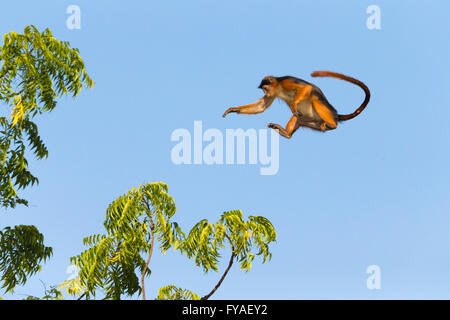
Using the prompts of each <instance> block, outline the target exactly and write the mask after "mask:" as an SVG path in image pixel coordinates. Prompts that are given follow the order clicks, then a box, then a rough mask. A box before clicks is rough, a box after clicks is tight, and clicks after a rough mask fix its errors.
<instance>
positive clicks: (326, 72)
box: [311, 71, 370, 121]
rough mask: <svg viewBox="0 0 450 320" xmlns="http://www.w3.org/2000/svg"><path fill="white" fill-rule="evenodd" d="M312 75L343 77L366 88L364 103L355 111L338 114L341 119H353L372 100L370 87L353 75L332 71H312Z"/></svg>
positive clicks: (342, 78)
mask: <svg viewBox="0 0 450 320" xmlns="http://www.w3.org/2000/svg"><path fill="white" fill-rule="evenodd" d="M311 76H312V77H332V78H337V79H341V80H345V81H348V82H351V83H353V84H356V85H357V86H359V87H360V88H361V89H363V90H364V93H365V94H366V97H365V98H364V101H363V103H362V104H361V105H360V106H359V108H358V109H356V110H355V111H354V112H353V113H351V114H345V115H342V114H339V115H338V117H339V118H338V119H339V121H345V120H350V119H353V118H354V117H356V116H357V115H359V114H360V113H361V111H363V110H364V108H365V107H366V106H367V104H368V103H369V100H370V90H369V88H368V87H367V86H366V85H365V84H364V83H362V82H361V81H359V80H357V79H354V78H352V77H349V76H346V75H343V74H340V73H337V72H332V71H314V72H313V73H311Z"/></svg>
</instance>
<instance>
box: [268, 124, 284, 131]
mask: <svg viewBox="0 0 450 320" xmlns="http://www.w3.org/2000/svg"><path fill="white" fill-rule="evenodd" d="M267 127H269V128H271V129H278V130H281V129H283V128H281V126H280V125H279V124H276V123H269V124H268V125H267Z"/></svg>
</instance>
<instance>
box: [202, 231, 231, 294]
mask: <svg viewBox="0 0 450 320" xmlns="http://www.w3.org/2000/svg"><path fill="white" fill-rule="evenodd" d="M225 236H226V237H227V239H228V241H229V242H230V245H231V251H232V253H231V257H230V262H228V267H227V269H226V270H225V272H224V273H223V275H222V277H221V278H220V280H219V282H218V283H217V284H216V286H215V287H214V288H213V289H212V290H211V292H210V293H208V294H207V295H206V296H203V297H202V298H200V300H208V299H209V298H210V297H211V296H212V295H213V294H214V292H216V290H217V289H219V287H220V285H221V284H222V282H223V280H224V279H225V277H226V276H227V273H228V271H229V270H230V268H231V266H232V265H233V261H234V257H235V255H234V246H233V245H232V244H231V240H230V237H228V235H227V234H226V233H225Z"/></svg>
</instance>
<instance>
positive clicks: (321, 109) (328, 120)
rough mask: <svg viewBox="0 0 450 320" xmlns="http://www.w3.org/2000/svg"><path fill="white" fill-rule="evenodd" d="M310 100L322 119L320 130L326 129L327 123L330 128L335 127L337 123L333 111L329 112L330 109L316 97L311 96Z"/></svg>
mask: <svg viewBox="0 0 450 320" xmlns="http://www.w3.org/2000/svg"><path fill="white" fill-rule="evenodd" d="M311 101H312V105H313V107H314V109H315V110H316V112H317V114H318V115H319V117H320V118H321V119H322V120H323V123H322V124H321V125H320V130H322V131H325V130H326V129H327V125H328V126H329V127H330V128H331V129H336V128H337V126H338V125H337V123H336V120H335V118H334V116H333V112H331V110H330V109H329V108H328V107H327V106H326V105H324V104H323V103H321V102H320V101H319V99H318V98H316V97H313V99H311Z"/></svg>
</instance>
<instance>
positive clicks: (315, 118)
mask: <svg viewBox="0 0 450 320" xmlns="http://www.w3.org/2000/svg"><path fill="white" fill-rule="evenodd" d="M311 76H312V77H332V78H337V79H341V80H345V81H348V82H351V83H353V84H355V85H357V86H359V87H360V88H362V89H363V90H364V93H365V98H364V101H363V103H362V104H361V105H360V106H359V107H358V108H357V109H356V110H355V111H354V112H353V113H351V114H347V115H341V114H338V113H337V111H336V109H335V108H334V107H333V106H332V105H331V104H330V103H329V102H328V100H327V98H326V97H325V95H324V94H323V92H322V91H321V90H320V88H319V87H317V86H316V85H314V84H312V83H309V82H307V81H305V80H302V79H298V78H296V77H291V76H284V77H274V76H266V77H264V79H263V80H262V81H261V83H260V85H259V87H258V88H259V89H262V90H263V92H264V97H262V98H261V99H259V100H258V101H256V102H255V103H251V104H248V105H244V106H240V107H232V108H228V109H227V110H226V111H225V113H224V114H223V116H222V117H224V118H225V117H226V115H227V114H228V113H233V112H235V113H242V114H256V113H262V112H264V111H265V110H266V109H267V108H268V107H270V105H271V104H272V102H273V101H274V100H275V98H279V99H282V100H284V101H285V102H286V104H287V105H288V106H289V108H290V109H291V111H292V114H293V115H292V117H291V118H290V119H289V121H288V123H287V124H286V127H285V128H283V127H282V126H280V125H279V124H275V123H269V124H268V125H267V126H268V127H269V128H272V129H275V130H277V131H278V133H279V134H280V135H281V136H283V137H285V138H288V139H290V138H291V137H292V135H293V133H294V132H295V131H296V130H297V129H298V128H299V127H307V128H311V129H313V130H317V131H322V132H325V131H328V130H334V129H336V128H337V127H338V123H339V122H341V121H346V120H350V119H353V118H355V117H356V116H358V115H359V114H360V113H361V112H362V111H363V110H364V108H365V107H366V106H367V104H368V103H369V100H370V90H369V88H368V87H367V86H366V85H365V84H364V83H362V82H361V81H359V80H357V79H354V78H351V77H349V76H346V75H343V74H340V73H336V72H332V71H314V72H313V73H311Z"/></svg>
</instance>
